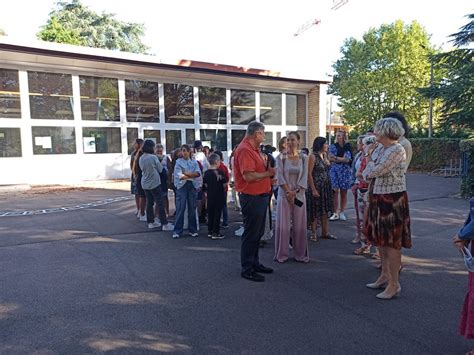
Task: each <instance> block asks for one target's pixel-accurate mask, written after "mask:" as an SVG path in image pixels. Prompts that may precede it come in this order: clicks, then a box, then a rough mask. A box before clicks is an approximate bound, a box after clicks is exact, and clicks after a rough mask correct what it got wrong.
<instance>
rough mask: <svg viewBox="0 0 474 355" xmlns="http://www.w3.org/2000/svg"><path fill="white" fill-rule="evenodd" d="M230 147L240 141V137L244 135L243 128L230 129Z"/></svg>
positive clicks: (242, 137)
mask: <svg viewBox="0 0 474 355" xmlns="http://www.w3.org/2000/svg"><path fill="white" fill-rule="evenodd" d="M231 135H232V138H231V140H232V149H234V148H235V147H236V146H238V145H239V144H240V142H242V139H244V137H245V130H243V129H234V130H232V134H231Z"/></svg>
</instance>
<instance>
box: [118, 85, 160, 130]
mask: <svg viewBox="0 0 474 355" xmlns="http://www.w3.org/2000/svg"><path fill="white" fill-rule="evenodd" d="M158 97H159V94H158V83H154V82H151V81H140V80H125V98H126V100H127V121H129V122H159V120H160V108H159V105H158Z"/></svg>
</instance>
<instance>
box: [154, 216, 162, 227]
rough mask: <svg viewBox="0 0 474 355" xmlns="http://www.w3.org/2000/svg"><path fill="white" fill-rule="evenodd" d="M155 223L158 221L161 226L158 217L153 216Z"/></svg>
mask: <svg viewBox="0 0 474 355" xmlns="http://www.w3.org/2000/svg"><path fill="white" fill-rule="evenodd" d="M154 221H155V223H158V224H159V225H160V226H161V222H160V219H159V218H158V217H155V220H154Z"/></svg>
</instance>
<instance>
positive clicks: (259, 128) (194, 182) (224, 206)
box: [131, 112, 412, 299]
mask: <svg viewBox="0 0 474 355" xmlns="http://www.w3.org/2000/svg"><path fill="white" fill-rule="evenodd" d="M407 133H408V125H407V123H406V120H405V118H404V117H403V115H401V114H400V113H398V112H390V113H388V114H387V115H386V117H385V118H382V119H380V120H379V121H378V122H377V123H376V124H375V126H374V129H373V131H372V130H371V131H368V132H367V133H366V134H364V135H362V136H360V137H358V139H357V153H356V154H355V155H353V149H352V147H351V145H350V144H349V142H348V139H347V134H346V132H344V131H342V130H340V131H338V132H337V134H336V140H335V142H334V143H333V144H330V145H329V144H328V142H327V141H326V138H324V137H317V138H316V139H314V141H313V144H312V147H311V149H308V148H305V147H302V146H301V137H300V135H299V133H298V132H296V131H293V132H289V133H288V134H287V136H286V137H282V138H281V139H280V141H279V142H278V148H273V147H271V146H269V145H263V143H264V140H265V126H264V125H263V124H262V123H261V122H257V121H254V122H251V123H250V124H249V125H248V127H247V132H246V135H245V137H244V139H243V140H242V142H240V144H239V145H238V146H237V147H235V148H234V149H233V151H232V154H231V155H230V157H229V165H228V166H226V164H225V162H224V159H223V154H222V152H220V151H213V150H212V149H210V148H209V147H204V146H203V145H202V142H201V141H199V140H197V141H195V142H194V144H193V145H192V146H189V145H186V144H184V145H182V146H181V147H179V148H177V149H176V150H174V151H173V152H171V154H170V157H168V156H166V155H164V154H163V146H162V145H161V144H155V143H154V142H153V141H152V140H146V141H143V140H140V139H137V141H136V143H135V146H134V151H133V153H132V155H131V169H132V177H131V180H132V183H131V189H132V193H133V194H134V195H135V202H136V214H137V218H139V219H140V220H141V221H146V222H147V224H148V228H150V229H154V228H160V227H161V228H162V230H164V231H171V232H172V237H173V238H181V237H183V236H184V230H186V229H187V231H188V235H189V236H191V237H198V236H199V229H200V225H201V224H203V223H207V233H208V237H209V238H211V239H222V238H224V237H225V236H224V234H223V233H221V231H222V229H223V228H227V227H228V225H229V216H228V203H227V199H228V195H229V190H232V194H231V196H232V200H233V201H234V206H235V208H236V209H237V210H239V211H240V212H241V216H242V222H243V227H242V229H241V231H240V233H239V232H237V233H236V235H241V239H242V245H241V264H242V265H241V266H242V268H241V276H242V277H244V278H246V279H249V280H252V281H264V280H265V277H264V275H262V274H268V273H271V272H273V270H272V269H271V268H269V267H266V266H264V265H262V264H261V263H260V260H259V248H260V246H261V243H262V239H264V240H265V239H270V238H272V237H273V238H274V240H275V242H274V246H275V254H274V260H275V261H276V262H279V263H284V262H286V261H287V260H288V259H289V258H290V256H292V257H293V258H294V259H295V260H296V261H298V262H302V263H307V262H308V261H309V260H310V255H309V248H308V243H310V242H317V241H318V240H319V239H320V238H324V239H329V240H336V239H337V237H336V236H335V235H333V234H331V233H330V224H331V223H330V221H335V220H339V221H343V222H344V221H346V220H347V216H346V212H345V210H346V208H347V191H348V190H351V192H352V193H353V195H354V204H355V205H354V207H355V212H356V213H355V221H356V223H355V231H356V233H355V237H354V239H353V240H352V243H354V244H359V246H358V247H357V248H356V249H355V250H354V253H355V254H357V255H367V254H370V255H372V257H374V258H377V259H380V266H379V267H380V269H381V273H380V276H379V277H378V279H377V280H376V281H375V282H372V283H368V284H367V285H366V286H367V287H368V288H371V289H381V290H383V291H382V292H380V293H379V294H377V297H378V298H381V299H392V298H393V297H395V296H397V295H398V294H399V293H400V291H401V287H400V283H399V274H400V271H401V269H402V264H401V249H402V248H410V247H411V234H410V215H409V207H408V198H407V194H406V181H405V173H406V171H407V168H408V165H409V163H410V159H411V155H412V152H411V145H410V142H409V141H408V140H407V139H406V137H405V135H406V134H407ZM169 190H172V191H173V192H174V194H173V195H174V198H175V206H176V208H175V214H174V224H172V223H170V222H169V219H171V218H172V217H173V216H171V214H170V208H169V205H170V204H169V201H168V193H169ZM272 210H273V213H272ZM318 230H320V232H319V233H318Z"/></svg>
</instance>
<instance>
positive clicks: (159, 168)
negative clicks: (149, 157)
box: [153, 155, 163, 174]
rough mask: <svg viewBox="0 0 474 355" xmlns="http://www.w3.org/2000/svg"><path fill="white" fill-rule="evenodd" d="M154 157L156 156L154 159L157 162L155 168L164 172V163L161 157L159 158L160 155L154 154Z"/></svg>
mask: <svg viewBox="0 0 474 355" xmlns="http://www.w3.org/2000/svg"><path fill="white" fill-rule="evenodd" d="M154 157H155V158H154V159H153V162H154V164H155V168H156V170H158V172H159V173H160V174H161V173H162V172H163V165H161V163H160V159H158V157H157V156H156V155H154Z"/></svg>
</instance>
